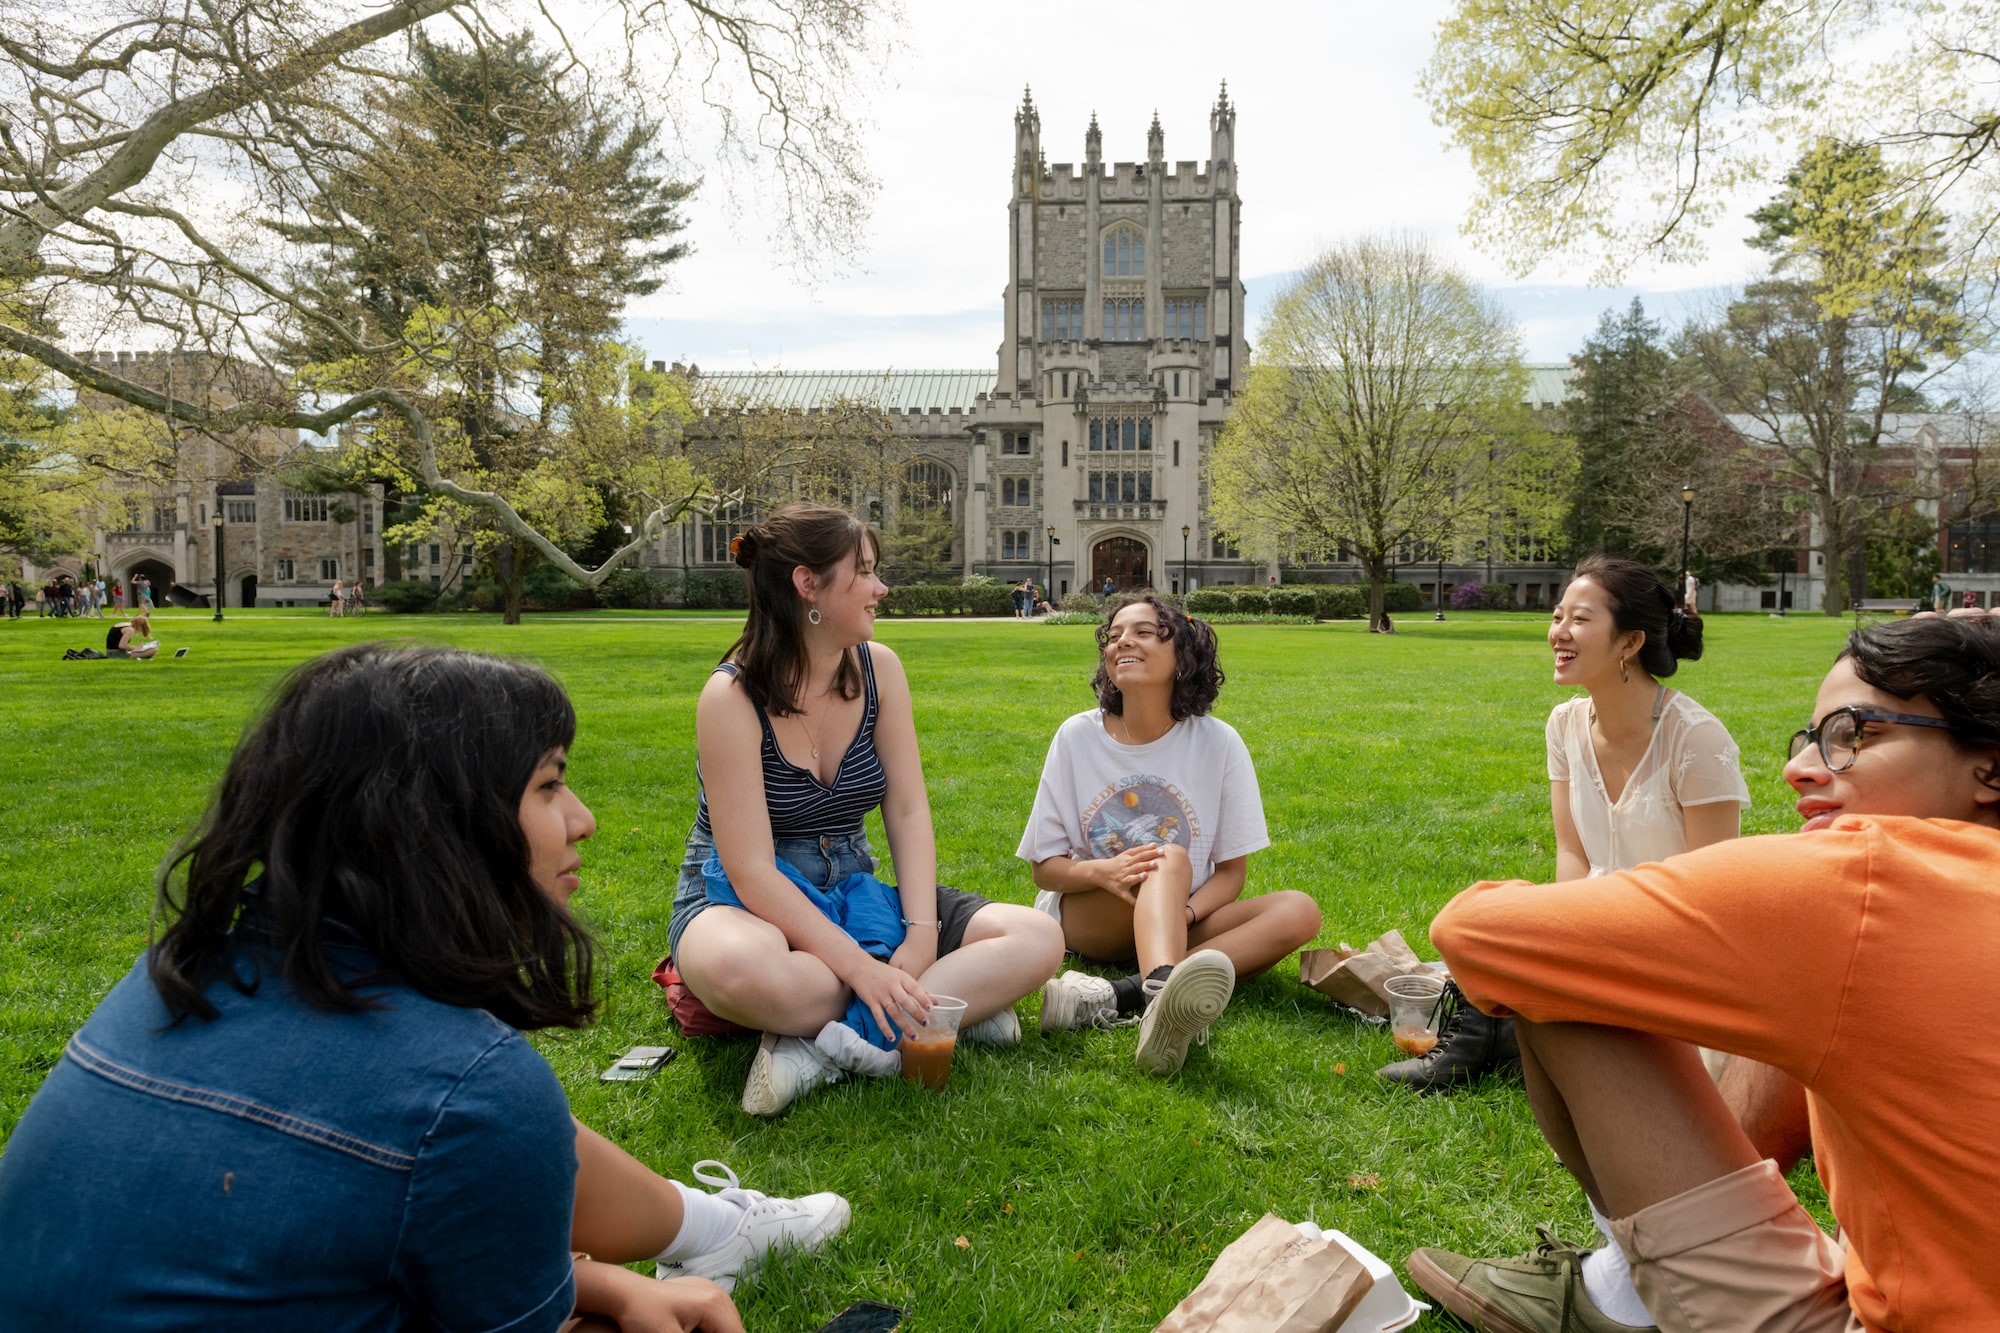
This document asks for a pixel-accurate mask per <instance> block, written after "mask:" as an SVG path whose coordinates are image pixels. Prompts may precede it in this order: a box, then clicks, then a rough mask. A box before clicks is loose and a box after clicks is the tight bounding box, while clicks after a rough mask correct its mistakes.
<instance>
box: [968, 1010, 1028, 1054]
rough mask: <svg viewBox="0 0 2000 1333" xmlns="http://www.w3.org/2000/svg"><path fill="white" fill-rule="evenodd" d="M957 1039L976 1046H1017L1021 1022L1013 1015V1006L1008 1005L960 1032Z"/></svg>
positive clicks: (1019, 1041)
mask: <svg viewBox="0 0 2000 1333" xmlns="http://www.w3.org/2000/svg"><path fill="white" fill-rule="evenodd" d="M958 1039H959V1040H960V1041H969V1042H972V1043H973V1044H974V1045H977V1046H1019V1045H1020V1044H1021V1020H1020V1018H1019V1017H1018V1016H1017V1015H1016V1014H1015V1013H1014V1006H1013V1005H1011V1004H1010V1005H1008V1006H1007V1007H1006V1008H1005V1009H1002V1010H1001V1011H1000V1012H999V1013H997V1014H995V1015H993V1016H992V1017H991V1018H982V1019H980V1020H979V1021H978V1022H977V1023H974V1024H973V1025H972V1026H971V1027H969V1028H966V1029H964V1030H963V1031H961V1032H960V1033H959V1034H958Z"/></svg>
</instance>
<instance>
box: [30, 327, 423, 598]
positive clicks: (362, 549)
mask: <svg viewBox="0 0 2000 1333" xmlns="http://www.w3.org/2000/svg"><path fill="white" fill-rule="evenodd" d="M84 355H85V356H87V357H88V358H89V359H90V360H92V361H94V362H95V363H96V364H98V365H100V366H102V367H103V368H104V369H105V370H107V371H110V372H112V373H114V374H117V375H119V376H121V377H123V378H125V379H128V380H131V381H133V382H135V383H140V384H145V385H148V386H150V387H152V388H155V389H159V390H162V391H163V392H169V393H172V394H174V395H176V396H178V397H181V398H183V399H190V400H194V401H200V402H205V403H210V404H213V405H215V406H217V407H227V406H229V405H230V404H232V403H234V402H236V401H239V400H240V399H241V398H242V397H243V396H245V395H247V394H251V393H259V392H263V391H264V389H265V383H264V381H265V380H266V379H267V377H266V376H265V375H264V372H262V371H260V370H258V369H257V368H256V367H254V366H251V365H249V364H248V363H245V362H241V361H232V360H228V359H226V358H216V357H211V356H208V355H206V354H203V353H197V352H144V351H140V352H132V351H118V352H90V353H85V354H84ZM86 401H87V402H89V403H90V404H91V405H92V406H97V407H103V408H109V407H113V406H116V404H114V403H112V402H111V401H110V400H109V399H97V398H94V397H89V396H86ZM163 429H165V430H167V431H169V432H171V433H172V435H173V436H174V440H173V451H172V452H173V455H174V459H175V465H174V469H173V474H172V475H171V476H162V477H160V478H158V479H157V480H155V481H153V482H150V483H148V482H140V481H133V482H130V483H127V484H126V485H125V486H124V487H123V488H122V493H121V494H120V495H118V496H117V497H116V498H115V499H114V502H113V503H112V504H111V505H110V506H109V507H108V508H107V509H106V510H105V511H104V512H102V513H98V514H96V515H93V518H94V520H95V527H96V535H95V538H94V540H93V543H92V548H91V549H89V550H86V551H77V552H72V553H70V554H69V555H67V556H65V557H64V558H62V559H59V560H56V561H54V562H52V563H50V564H47V565H42V564H37V563H34V562H31V561H24V562H23V564H24V571H23V572H24V574H25V575H26V578H27V581H28V582H30V583H40V582H41V581H43V580H45V579H48V578H51V577H54V576H57V575H61V574H68V575H70V576H71V577H72V578H76V577H81V575H82V574H83V572H84V569H85V567H86V566H88V567H90V568H91V569H93V570H95V571H96V572H98V573H100V574H101V575H102V576H103V578H104V581H105V584H106V586H107V587H109V586H110V585H111V584H112V583H114V582H117V583H124V584H126V585H127V586H128V587H129V586H130V584H131V582H132V579H133V577H134V576H136V575H139V574H144V575H145V576H146V577H147V578H148V580H150V582H151V583H152V586H153V597H154V599H155V601H156V603H158V604H160V605H164V604H166V602H167V601H168V598H169V596H170V594H171V593H172V590H174V589H176V588H178V589H180V590H181V591H180V594H179V595H181V596H191V597H192V598H196V599H199V600H200V601H201V602H203V603H204V604H211V605H212V604H213V603H212V600H211V599H213V598H214V597H215V596H216V595H217V594H218V592H220V594H221V595H222V597H223V599H224V605H226V606H231V607H239V606H312V605H316V604H324V603H325V601H326V599H327V595H328V594H329V593H330V592H331V591H332V588H333V583H334V581H335V580H336V579H339V580H341V581H343V582H351V581H353V580H354V579H357V578H359V579H362V580H363V581H364V582H365V583H366V584H367V585H368V586H370V587H372V586H374V585H375V584H376V583H379V582H381V581H382V579H383V577H384V568H385V566H384V564H383V560H384V556H385V552H384V551H383V548H382V539H381V534H380V531H379V529H380V518H381V515H382V512H383V510H382V488H381V487H380V486H379V485H374V486H370V487H368V488H367V493H366V494H365V495H361V496H358V497H357V496H352V495H348V496H326V495H307V494H303V493H300V492H297V491H294V490H291V489H290V488H288V487H286V486H284V485H283V484H282V483H280V482H279V481H278V480H277V479H276V478H274V477H272V476H271V475H269V470H270V468H271V467H272V466H273V465H275V464H276V463H277V461H278V460H279V459H280V458H282V457H283V456H285V455H286V454H288V453H290V452H291V451H292V450H294V449H296V448H298V447H299V438H298V432H297V431H293V430H279V429H272V428H258V429H253V430H248V431H245V432H243V433H242V434H241V435H240V436H238V437H237V438H234V439H229V440H216V439H210V438H207V437H205V436H203V435H201V434H199V433H197V432H194V431H191V430H188V429H187V428H186V427H184V426H181V427H177V426H176V425H175V424H174V423H173V422H172V421H170V420H169V421H167V422H165V423H164V425H163ZM218 543H219V544H220V549H221V553H222V560H221V563H220V567H219V569H218V564H217V561H216V551H217V547H218ZM412 551H413V552H416V548H412ZM417 555H418V557H419V560H420V555H421V553H420V552H417ZM439 568H440V561H439V550H438V547H437V546H432V547H431V548H430V567H429V569H430V573H431V575H432V581H433V582H436V581H438V573H439ZM409 572H410V576H412V577H417V576H421V574H422V572H423V570H422V569H417V568H413V569H411V570H410V571H409ZM218 573H219V574H220V578H219V579H218Z"/></svg>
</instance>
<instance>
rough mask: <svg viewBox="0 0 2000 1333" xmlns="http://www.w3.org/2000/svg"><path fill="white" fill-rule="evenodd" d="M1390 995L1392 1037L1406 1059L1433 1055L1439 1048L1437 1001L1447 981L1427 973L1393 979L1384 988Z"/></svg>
mask: <svg viewBox="0 0 2000 1333" xmlns="http://www.w3.org/2000/svg"><path fill="white" fill-rule="evenodd" d="M1382 989H1384V990H1386V991H1387V992H1389V1035H1390V1036H1391V1037H1393V1038H1394V1039H1395V1042H1396V1049H1397V1050H1399V1051H1401V1052H1402V1053H1403V1054H1404V1055H1410V1056H1417V1055H1428V1054H1430V1050H1431V1047H1433V1046H1435V1045H1437V1041H1438V1034H1437V1010H1438V1001H1439V999H1440V998H1442V997H1443V995H1444V978H1443V977H1438V976H1432V975H1430V974H1428V973H1415V974H1412V975H1410V976H1402V977H1390V978H1389V980H1388V983H1387V984H1386V985H1384V986H1383V988H1382Z"/></svg>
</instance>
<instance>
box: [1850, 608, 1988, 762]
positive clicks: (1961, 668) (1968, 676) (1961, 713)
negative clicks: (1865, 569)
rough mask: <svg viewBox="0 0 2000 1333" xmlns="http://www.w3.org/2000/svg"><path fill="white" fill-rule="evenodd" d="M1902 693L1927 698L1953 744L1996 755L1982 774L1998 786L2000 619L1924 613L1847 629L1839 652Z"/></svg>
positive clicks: (1871, 678) (1860, 672)
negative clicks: (1947, 728) (1948, 725)
mask: <svg viewBox="0 0 2000 1333" xmlns="http://www.w3.org/2000/svg"><path fill="white" fill-rule="evenodd" d="M1835 660H1836V661H1839V660H1846V661H1850V662H1852V663H1854V674H1855V675H1857V676H1859V677H1861V679H1862V680H1863V681H1865V682H1867V683H1868V684H1870V685H1873V686H1874V687H1875V688H1876V689H1878V690H1884V691H1886V692H1888V693H1890V694H1893V695H1895V696H1896V697H1897V698H1898V699H1915V698H1918V697H1922V698H1925V699H1928V700H1930V702H1931V706H1932V707H1934V708H1936V709H1937V710H1938V713H1939V714H1940V715H1941V716H1942V717H1943V718H1944V720H1945V721H1947V722H1949V723H1951V730H1950V732H1949V733H1947V734H1949V735H1950V737H1951V739H1952V741H1953V743H1954V744H1956V745H1958V746H1959V747H1960V748H1961V749H1964V750H1966V751H1969V752H1971V753H1974V754H1981V753H1983V754H1987V755H1993V756H1996V758H1995V761H1994V762H1993V763H1991V764H1989V765H1987V767H1986V769H1985V770H1984V771H1983V772H1981V773H1980V774H1979V780H1980V781H1981V782H1983V783H1985V784H1986V785H1987V786H1988V787H1992V788H1994V789H1995V790H2000V618H1996V617H1994V616H1968V617H1963V618H1959V617H1951V616H1927V617H1925V618H1924V619H1922V620H1897V621H1890V622H1889V623H1887V624H1882V625H1870V626H1869V627H1868V628H1867V629H1858V630H1856V631H1854V633H1852V634H1850V635H1848V636H1847V647H1846V648H1844V649H1842V650H1841V653H1840V657H1839V658H1837V659H1835Z"/></svg>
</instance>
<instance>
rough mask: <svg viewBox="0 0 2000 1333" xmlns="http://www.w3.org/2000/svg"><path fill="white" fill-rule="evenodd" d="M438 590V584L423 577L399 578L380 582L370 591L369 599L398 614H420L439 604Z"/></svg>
mask: <svg viewBox="0 0 2000 1333" xmlns="http://www.w3.org/2000/svg"><path fill="white" fill-rule="evenodd" d="M438 592H439V590H438V587H437V585H436V584H434V583H429V582H426V581H425V580H423V579H397V580H396V581H395V582H393V583H383V584H378V585H377V586H376V587H375V588H374V589H373V590H371V591H370V592H369V594H368V600H369V601H371V602H377V603H379V604H380V605H381V606H383V607H384V608H385V609H387V610H390V611H393V612H395V613H396V614H397V615H405V616H408V615H419V614H421V613H423V612H425V611H428V610H430V609H431V608H432V607H434V606H436V605H437V601H438Z"/></svg>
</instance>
